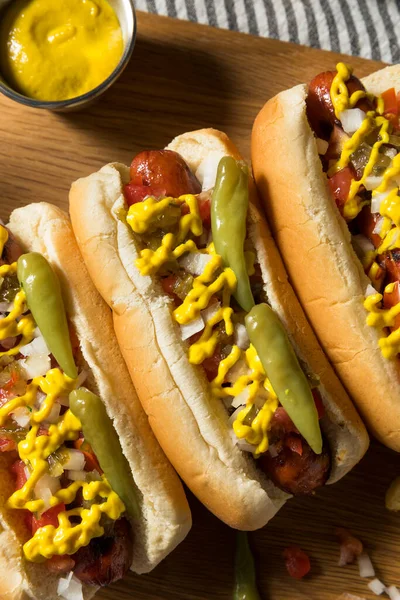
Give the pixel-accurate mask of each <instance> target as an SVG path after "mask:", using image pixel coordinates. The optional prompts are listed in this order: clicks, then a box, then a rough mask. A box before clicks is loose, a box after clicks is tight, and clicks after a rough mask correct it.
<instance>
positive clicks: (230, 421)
mask: <svg viewBox="0 0 400 600" xmlns="http://www.w3.org/2000/svg"><path fill="white" fill-rule="evenodd" d="M243 408H244V406H238V408H237V409H236V410H235V411H234V412H233V413H232V414H231V416H230V417H229V421H228V422H229V425H233V423H234V422H235V421H236V417H237V416H238V414H239V413H240V411H241V410H243Z"/></svg>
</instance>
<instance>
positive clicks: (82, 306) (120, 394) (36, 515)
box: [0, 203, 190, 600]
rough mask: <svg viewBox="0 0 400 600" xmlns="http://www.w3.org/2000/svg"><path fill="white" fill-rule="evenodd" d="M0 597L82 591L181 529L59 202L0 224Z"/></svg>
mask: <svg viewBox="0 0 400 600" xmlns="http://www.w3.org/2000/svg"><path fill="white" fill-rule="evenodd" d="M0 258H1V261H0V282H1V283H0V312H1V318H0V471H1V475H0V477H1V493H0V523H1V524H0V538H1V544H0V546H1V549H0V571H1V574H0V596H1V598H4V599H8V598H9V599H13V600H14V599H17V598H28V597H29V598H35V599H38V600H39V599H44V598H46V599H47V598H52V599H53V598H54V599H55V598H65V599H67V600H68V599H69V598H74V599H79V598H89V597H91V596H93V594H94V593H95V591H96V589H97V588H98V587H99V586H105V585H108V584H109V583H112V582H114V581H116V580H118V579H121V578H122V577H123V576H124V575H125V573H126V572H127V571H128V570H129V569H130V568H132V569H134V570H135V571H137V572H139V573H141V572H147V571H149V570H151V569H152V568H153V567H154V566H155V565H156V564H157V563H158V562H159V561H160V560H162V559H163V558H164V557H165V556H166V554H168V553H169V552H170V551H171V550H172V549H173V548H174V547H175V546H176V545H177V544H178V543H179V542H180V541H181V540H182V539H183V538H184V536H185V535H186V533H187V531H188V530H189V528H190V511H189V508H188V505H187V502H186V498H185V495H184V492H183V489H182V486H181V484H180V482H179V480H178V478H177V476H176V474H175V472H174V471H173V470H172V467H171V466H170V464H169V463H168V462H167V460H166V458H165V456H164V454H163V453H162V451H161V449H160V447H159V446H158V444H157V442H156V440H155V439H154V437H153V434H152V432H151V430H150V428H149V426H148V423H147V419H146V416H145V414H144V412H143V410H142V408H141V405H140V403H139V401H138V398H137V395H136V392H135V390H134V388H133V386H132V382H131V380H130V377H129V374H128V372H127V370H126V368H125V365H124V362H123V359H122V357H121V355H120V352H119V349H118V345H117V342H116V339H115V335H114V332H113V327H112V320H111V315H110V314H109V310H108V307H107V306H106V305H105V304H104V303H103V301H102V300H101V298H100V296H99V295H98V294H97V292H96V290H95V288H94V286H93V285H92V282H91V281H90V279H89V276H88V274H87V271H86V269H85V266H84V263H83V261H82V257H81V255H80V253H79V250H78V247H77V245H76V242H75V239H74V236H73V232H72V228H71V224H70V222H69V219H68V217H67V215H65V213H63V212H62V211H61V210H60V209H58V208H56V207H54V206H51V205H48V204H45V203H39V204H33V205H29V206H26V207H24V208H20V209H17V210H15V211H14V212H13V213H12V214H11V217H10V222H9V224H8V225H7V226H5V225H0Z"/></svg>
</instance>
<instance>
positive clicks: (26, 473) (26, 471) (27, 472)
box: [24, 467, 31, 481]
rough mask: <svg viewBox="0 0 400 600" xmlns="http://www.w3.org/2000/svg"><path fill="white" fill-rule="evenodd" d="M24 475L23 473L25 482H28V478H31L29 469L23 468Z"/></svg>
mask: <svg viewBox="0 0 400 600" xmlns="http://www.w3.org/2000/svg"><path fill="white" fill-rule="evenodd" d="M24 473H25V477H26V480H27V481H28V479H29V477H30V476H31V472H30V470H29V467H24Z"/></svg>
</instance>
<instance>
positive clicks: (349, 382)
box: [252, 66, 400, 451]
mask: <svg viewBox="0 0 400 600" xmlns="http://www.w3.org/2000/svg"><path fill="white" fill-rule="evenodd" d="M363 83H364V85H365V86H366V89H367V90H368V91H371V92H373V93H374V94H379V93H381V92H383V91H385V90H386V89H387V88H390V87H395V88H396V91H398V90H399V89H400V66H393V67H387V68H385V69H382V70H381V71H378V72H377V73H373V74H372V75H370V76H369V77H366V78H365V79H364V80H363ZM306 96H307V86H305V85H298V86H296V87H294V88H292V89H291V90H287V91H284V92H281V93H280V94H278V95H277V96H275V97H274V98H272V99H271V100H269V101H268V102H267V103H266V104H265V106H264V107H263V108H262V110H261V112H260V113H259V115H258V116H257V118H256V120H255V123H254V126H253V134H252V163H253V171H254V176H255V181H256V184H257V187H258V190H259V192H260V195H261V199H262V201H263V203H264V205H265V208H266V211H267V214H268V217H269V221H270V224H271V228H272V232H273V234H274V237H275V239H276V241H277V243H278V246H279V248H280V250H281V253H282V256H283V259H284V261H285V265H286V268H287V270H288V273H289V277H290V279H291V281H292V283H293V286H294V288H295V291H296V293H297V295H298V297H299V299H300V301H301V303H302V305H303V308H304V310H305V311H306V313H307V315H308V317H309V319H310V321H311V323H312V325H313V327H314V329H315V332H316V334H317V336H318V337H319V340H320V342H321V343H322V345H323V347H324V349H325V351H326V353H327V355H328V357H329V359H330V360H331V362H332V363H333V365H334V367H335V369H336V371H337V373H338V375H339V376H340V378H341V379H342V382H343V384H344V385H345V387H346V388H347V390H348V392H349V393H350V395H351V396H352V397H353V399H354V401H355V402H356V404H357V406H358V408H359V410H360V412H361V414H362V416H363V417H364V420H365V422H366V423H367V425H368V426H369V428H370V430H371V432H372V433H373V434H374V435H375V436H376V437H377V438H378V439H379V440H381V441H382V442H383V443H384V444H386V445H387V446H389V447H391V448H393V449H394V450H397V451H400V369H399V361H398V359H395V360H391V361H390V360H387V359H385V358H383V356H382V354H381V351H380V349H379V346H378V341H379V337H380V336H381V335H382V334H381V332H379V331H378V330H377V329H375V328H373V327H369V326H367V324H366V316H367V312H366V310H365V309H364V307H363V301H364V295H365V291H366V288H367V285H368V283H370V281H369V279H368V277H367V276H366V275H365V273H364V270H363V268H362V265H361V263H360V261H359V260H358V258H357V256H356V254H355V252H354V251H353V248H352V246H351V238H350V232H349V229H348V227H347V225H346V223H345V221H344V219H343V218H342V217H341V215H340V213H339V211H338V209H337V208H336V205H335V203H334V202H333V200H332V197H331V194H330V191H329V189H328V184H327V177H326V175H325V174H324V172H323V170H322V166H321V162H320V159H319V156H318V152H317V147H316V142H315V138H314V134H313V132H312V130H311V128H310V126H309V123H308V120H307V117H306V105H305V100H306Z"/></svg>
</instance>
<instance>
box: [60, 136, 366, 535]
mask: <svg viewBox="0 0 400 600" xmlns="http://www.w3.org/2000/svg"><path fill="white" fill-rule="evenodd" d="M168 148H169V149H172V150H175V151H177V152H179V153H180V154H181V155H182V156H183V158H184V159H185V160H186V162H187V163H188V164H189V166H190V167H191V169H192V170H193V171H195V170H196V169H197V167H198V166H199V164H200V162H201V161H202V160H203V158H205V156H206V155H207V153H208V152H209V151H212V150H218V151H222V152H223V153H224V154H226V155H231V156H234V157H235V158H237V159H239V158H241V157H240V155H239V152H238V150H237V149H236V147H235V146H234V145H233V144H232V142H231V141H230V140H229V139H228V138H227V136H226V135H225V134H223V133H221V132H219V131H216V130H213V129H205V130H200V131H195V132H191V133H186V134H183V135H181V136H178V137H177V138H175V139H174V140H173V141H172V142H171V144H169V146H168ZM128 181H129V169H128V167H125V166H124V165H121V164H119V163H113V164H110V165H106V166H105V167H103V168H102V169H101V170H100V171H98V172H97V173H94V174H93V175H91V176H89V177H86V178H84V179H80V180H78V181H77V182H75V183H74V184H73V185H72V188H71V191H70V213H71V220H72V224H73V227H74V231H75V235H76V237H77V240H78V244H79V246H80V248H81V252H82V254H83V257H84V260H85V262H86V265H87V267H88V270H89V273H90V275H91V277H92V278H93V281H94V283H95V285H96V287H97V288H98V290H99V291H100V293H101V295H102V296H103V298H104V299H105V300H106V301H107V303H108V304H109V305H110V306H111V308H112V310H113V315H114V326H115V331H116V334H117V338H118V341H119V344H120V347H121V350H122V353H123V355H124V358H125V361H126V363H127V365H128V368H129V371H130V373H131V376H132V379H133V382H134V384H135V387H136V389H137V391H138V394H139V397H140V399H141V401H142V404H143V406H144V408H145V410H146V412H147V414H148V415H149V420H150V424H151V426H152V428H153V431H154V433H155V434H156V437H157V438H158V440H159V442H160V444H161V446H162V447H163V449H164V451H165V452H166V454H167V456H168V457H169V459H170V460H171V462H172V464H173V465H174V466H175V468H176V469H177V471H178V472H179V474H180V475H181V477H182V478H183V479H184V481H185V482H186V483H187V485H188V486H189V487H190V488H191V489H192V491H193V492H194V493H195V494H196V495H197V496H198V498H199V499H200V500H201V501H202V502H203V503H204V504H205V505H206V506H207V507H208V508H209V509H210V510H211V511H212V512H213V513H214V514H216V515H217V516H218V517H219V518H221V519H222V520H223V521H225V522H226V523H228V524H229V525H230V526H232V527H235V528H238V529H248V530H252V529H257V528H259V527H262V526H263V525H264V524H265V523H267V522H268V520H269V519H270V518H272V516H273V515H274V514H275V513H276V511H277V510H278V509H279V508H280V507H281V506H282V504H283V502H284V500H285V499H286V498H287V497H288V496H287V495H286V494H284V493H282V492H280V491H279V490H277V489H276V488H275V487H274V486H273V485H272V484H271V483H270V482H269V481H268V480H267V479H266V478H265V477H264V475H263V474H262V473H261V472H260V471H259V470H258V469H257V468H256V464H255V461H254V460H253V459H252V458H249V457H248V456H246V455H245V453H243V452H242V451H241V450H239V448H238V447H237V446H236V445H235V443H234V442H233V440H232V436H231V434H230V430H229V426H228V415H227V413H226V411H225V408H224V407H223V405H222V402H220V401H219V400H216V399H215V398H213V397H212V396H211V394H210V392H209V386H208V382H207V381H206V378H205V375H204V372H203V369H202V368H201V367H196V366H193V365H191V364H190V363H189V360H188V357H187V348H186V344H184V343H182V341H181V336H180V330H179V327H178V325H177V324H176V323H175V322H174V321H173V319H172V318H171V311H172V309H173V305H172V302H171V301H170V300H169V298H167V297H166V296H165V294H163V293H162V290H161V286H160V284H159V283H157V282H156V281H153V280H152V279H151V278H150V277H143V276H141V275H140V273H139V272H138V271H137V269H136V267H135V259H136V257H137V256H138V251H139V249H138V247H137V246H136V245H135V240H134V236H133V235H132V233H131V231H130V229H129V227H128V226H127V225H126V223H125V222H123V221H122V220H119V219H118V218H116V215H117V214H118V211H119V210H120V209H121V208H123V207H124V197H123V187H122V186H123V185H124V184H126V183H128ZM251 194H252V198H253V199H255V197H254V186H252V188H251ZM249 227H250V230H251V235H252V237H253V240H254V241H255V242H256V244H257V249H258V252H259V258H260V262H262V268H263V270H264V271H265V279H266V290H267V294H268V296H269V297H270V301H271V305H273V308H276V307H275V306H274V305H275V304H276V305H278V304H279V302H280V299H279V301H278V300H277V297H278V296H280V294H281V293H282V294H283V296H285V294H286V296H285V297H286V298H287V308H279V310H278V309H277V311H278V312H279V316H280V317H281V319H282V320H283V321H284V322H285V325H286V324H288V327H289V328H290V327H292V326H293V331H291V332H290V335H291V336H292V339H293V342H294V343H295V344H296V343H297V341H299V344H297V345H298V346H299V352H300V354H301V353H302V349H304V354H306V353H307V351H308V348H306V346H305V345H302V342H301V341H300V338H301V335H299V334H300V331H305V335H306V336H307V335H308V333H310V334H311V330H310V328H309V326H308V324H307V323H306V321H305V319H304V315H303V314H302V312H301V309H300V307H299V305H298V303H297V301H296V299H295V297H294V295H293V292H292V291H291V289H290V286H289V285H288V283H287V278H286V275H285V273H284V270H283V266H282V263H281V262H280V259H279V255H278V254H277V251H276V249H275V247H274V245H273V242H272V240H271V237H270V235H269V233H268V231H267V229H266V225H265V222H264V221H263V220H262V219H261V218H260V216H259V213H258V212H257V210H256V209H255V208H254V209H253V210H252V211H251V213H250V217H249ZM275 269H276V270H275ZM270 271H271V272H270ZM272 271H274V273H272ZM267 273H268V274H267ZM285 302H286V300H285V299H284V302H283V306H286V304H285ZM295 322H297V323H298V331H296V329H297V325H295ZM311 335H312V334H311ZM314 341H315V338H314ZM317 353H319V355H320V356H323V355H322V353H321V351H320V350H318V351H317ZM320 366H321V377H323V378H324V384H323V387H325V382H326V387H329V386H330V385H331V380H333V382H334V385H336V386H337V387H336V388H335V389H334V390H332V388H331V392H332V391H333V392H334V393H336V392H337V393H338V396H339V397H340V399H341V400H342V401H343V410H342V409H339V410H338V413H337V415H339V416H337V415H336V414H335V410H336V408H335V409H332V410H331V408H329V407H328V408H327V412H328V414H329V416H330V417H332V423H331V424H330V425H329V426H327V435H328V438H329V439H330V440H332V439H333V438H334V433H333V430H336V432H339V431H340V432H343V431H345V434H344V436H343V437H342V438H341V439H340V441H336V442H335V441H333V443H332V448H333V456H334V463H335V465H334V468H333V470H332V475H331V481H333V480H335V479H337V478H339V477H340V476H341V475H343V474H344V473H345V472H347V471H348V470H349V469H350V468H351V466H353V465H354V464H355V462H357V461H358V460H359V459H360V458H361V456H362V455H363V453H364V452H365V450H366V448H367V445H368V438H367V436H366V433H365V430H364V428H363V426H362V424H361V422H360V420H359V418H358V416H357V414H356V412H355V411H354V409H353V407H352V405H351V403H350V401H349V400H348V398H347V396H346V394H345V392H344V390H343V388H342V387H341V386H340V384H339V382H338V381H337V379H336V378H335V376H334V375H333V372H332V371H331V369H330V367H329V365H328V363H327V361H326V360H325V359H324V358H322V363H321V365H320ZM324 369H325V371H326V372H328V371H330V374H329V376H328V377H326V373H325V372H323V371H324ZM327 398H328V394H326V397H325V398H324V400H325V401H326V402H328V403H329V401H328V400H327ZM327 406H328V405H327ZM325 421H326V422H328V418H326V419H325ZM349 422H350V425H349ZM346 436H349V440H350V442H351V443H347V440H345V437H346ZM337 440H339V437H338V438H337ZM335 444H336V445H335Z"/></svg>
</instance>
